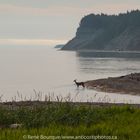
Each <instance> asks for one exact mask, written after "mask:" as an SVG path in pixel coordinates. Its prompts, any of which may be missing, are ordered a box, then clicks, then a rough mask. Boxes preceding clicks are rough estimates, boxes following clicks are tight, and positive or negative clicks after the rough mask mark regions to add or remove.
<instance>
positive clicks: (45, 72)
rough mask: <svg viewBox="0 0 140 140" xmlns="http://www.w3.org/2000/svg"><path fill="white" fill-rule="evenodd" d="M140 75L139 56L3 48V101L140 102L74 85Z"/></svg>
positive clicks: (0, 50) (0, 92)
mask: <svg viewBox="0 0 140 140" xmlns="http://www.w3.org/2000/svg"><path fill="white" fill-rule="evenodd" d="M132 72H133V73H134V72H140V54H139V53H135V54H134V53H133V54H131V53H129V52H126V53H120V52H118V53H116V54H115V55H114V54H113V52H102V53H99V52H96V53H94V52H72V51H58V50H57V49H54V48H53V47H42V46H38V47H37V46H35V47H32V46H16V47H13V46H9V47H0V96H1V100H3V101H5V100H7V101H9V100H28V99H31V100H35V99H40V100H44V99H45V98H46V99H49V98H50V99H51V100H57V99H58V98H59V99H62V100H63V101H64V100H71V101H82V102H116V103H117V102H124V103H140V96H132V95H123V94H114V93H103V92H97V91H94V90H87V89H82V88H79V89H77V88H76V86H75V85H74V83H73V80H74V79H77V80H78V81H87V80H93V79H98V78H106V77H115V76H121V75H125V74H130V73H132Z"/></svg>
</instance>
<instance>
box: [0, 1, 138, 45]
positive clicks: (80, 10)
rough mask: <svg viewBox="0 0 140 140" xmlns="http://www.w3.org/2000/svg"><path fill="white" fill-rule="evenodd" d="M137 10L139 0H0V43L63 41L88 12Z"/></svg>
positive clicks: (70, 35)
mask: <svg viewBox="0 0 140 140" xmlns="http://www.w3.org/2000/svg"><path fill="white" fill-rule="evenodd" d="M133 9H140V0H0V19H1V20H0V44H4V43H9V44H11V43H13V44H14V43H17V44H18V43H19V44H20V43H24V42H27V43H29V42H28V41H31V42H30V43H33V41H36V43H35V44H37V43H40V41H41V42H42V43H45V44H46V42H47V41H48V43H50V44H51V43H52V44H53V43H54V44H58V43H61V42H62V43H63V42H65V41H66V40H69V39H71V38H72V37H73V36H75V32H76V29H77V27H78V25H79V22H80V20H81V18H82V17H83V16H85V15H87V14H90V13H107V14H117V13H119V12H126V11H127V10H129V11H130V10H133Z"/></svg>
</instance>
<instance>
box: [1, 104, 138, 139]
mask: <svg viewBox="0 0 140 140" xmlns="http://www.w3.org/2000/svg"><path fill="white" fill-rule="evenodd" d="M13 123H20V124H23V126H22V128H19V129H10V128H9V125H11V124H13ZM0 126H1V127H2V126H3V127H5V128H1V130H0V140H22V139H23V136H24V135H31V136H35V135H36V136H39V135H44V136H61V135H65V136H71V135H74V136H79V135H84V136H90V135H106V136H117V137H118V139H119V140H139V139H140V133H139V132H140V109H139V108H137V107H132V106H128V105H126V106H108V107H107V106H95V105H92V104H91V105H88V104H73V103H48V104H46V105H37V104H36V105H32V106H20V107H4V106H3V107H2V106H1V107H0ZM25 139H27V137H26V138H25ZM28 139H29V138H28ZM34 139H35V138H34Z"/></svg>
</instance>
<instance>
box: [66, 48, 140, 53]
mask: <svg viewBox="0 0 140 140" xmlns="http://www.w3.org/2000/svg"><path fill="white" fill-rule="evenodd" d="M68 51H69V50H68ZM76 52H111V53H112V52H113V53H140V51H117V50H89V49H86V50H76Z"/></svg>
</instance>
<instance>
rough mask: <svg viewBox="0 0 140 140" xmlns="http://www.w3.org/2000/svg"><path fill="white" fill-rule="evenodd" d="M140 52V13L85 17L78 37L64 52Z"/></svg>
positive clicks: (79, 28) (64, 48) (77, 34)
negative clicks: (82, 50) (89, 50)
mask: <svg viewBox="0 0 140 140" xmlns="http://www.w3.org/2000/svg"><path fill="white" fill-rule="evenodd" d="M81 49H85V50H87V49H92V50H122V51H128V50H131V51H136V50H139V51H140V11H138V10H137V11H132V12H130V13H126V14H119V15H118V16H115V15H112V16H108V15H104V14H101V15H94V14H90V15H88V16H85V17H84V18H83V19H82V20H81V22H80V25H79V27H78V29H77V32H76V36H75V37H74V38H73V39H72V40H70V41H69V42H68V43H67V44H66V45H65V46H64V47H63V48H62V50H81Z"/></svg>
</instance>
